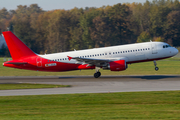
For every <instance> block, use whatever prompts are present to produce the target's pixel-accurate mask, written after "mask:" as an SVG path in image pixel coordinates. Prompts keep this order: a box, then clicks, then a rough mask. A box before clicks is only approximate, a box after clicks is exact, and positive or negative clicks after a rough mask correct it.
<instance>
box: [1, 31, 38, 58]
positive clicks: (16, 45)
mask: <svg viewBox="0 0 180 120" xmlns="http://www.w3.org/2000/svg"><path fill="white" fill-rule="evenodd" d="M3 35H4V38H5V41H6V43H7V46H8V49H9V51H10V54H11V57H12V59H13V60H16V59H19V58H22V57H28V56H33V55H36V54H35V53H34V52H33V51H32V50H31V49H30V48H29V47H27V46H26V45H25V44H24V43H23V42H22V41H21V40H20V39H19V38H18V37H16V36H15V35H14V34H13V33H12V32H11V31H6V32H3Z"/></svg>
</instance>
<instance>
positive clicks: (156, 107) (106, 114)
mask: <svg viewBox="0 0 180 120" xmlns="http://www.w3.org/2000/svg"><path fill="white" fill-rule="evenodd" d="M179 108H180V91H165V92H127V93H98V94H66V95H41V96H8V97H5V96H4V97H0V119H1V120H127V119H128V120H157V119H158V120H179V119H180V109H179Z"/></svg>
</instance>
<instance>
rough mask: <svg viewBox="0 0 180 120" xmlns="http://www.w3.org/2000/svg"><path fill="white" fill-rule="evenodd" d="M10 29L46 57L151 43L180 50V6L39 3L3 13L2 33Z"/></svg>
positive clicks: (161, 1)
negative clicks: (63, 6)
mask: <svg viewBox="0 0 180 120" xmlns="http://www.w3.org/2000/svg"><path fill="white" fill-rule="evenodd" d="M7 28H8V29H9V30H10V31H12V32H14V33H15V34H16V36H18V37H19V38H20V39H21V40H22V41H23V42H24V43H25V44H26V45H28V46H29V47H30V48H31V49H32V50H33V51H34V52H36V53H40V54H44V53H55V52H65V51H70V50H74V49H76V50H81V49H88V48H94V47H95V48H97V47H106V46H112V45H123V44H128V43H136V42H146V41H150V40H152V41H163V42H167V43H169V44H170V45H172V46H180V3H179V1H178V0H153V1H152V2H150V1H148V0H147V1H146V2H145V3H131V4H130V3H126V4H121V3H118V4H116V5H114V6H103V7H100V8H94V7H86V8H85V9H83V8H74V9H71V10H63V9H58V10H52V11H44V10H43V9H42V8H40V7H39V6H38V5H37V4H31V5H30V6H26V5H24V6H22V5H19V6H17V9H16V10H9V11H8V10H7V9H6V8H2V9H1V10H0V33H2V32H3V31H7ZM3 49H4V48H3ZM6 53H7V51H6ZM0 54H1V56H2V50H0ZM3 55H4V54H3Z"/></svg>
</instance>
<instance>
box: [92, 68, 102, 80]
mask: <svg viewBox="0 0 180 120" xmlns="http://www.w3.org/2000/svg"><path fill="white" fill-rule="evenodd" d="M99 70H100V68H99V67H96V73H94V77H95V78H98V77H100V76H101V72H99Z"/></svg>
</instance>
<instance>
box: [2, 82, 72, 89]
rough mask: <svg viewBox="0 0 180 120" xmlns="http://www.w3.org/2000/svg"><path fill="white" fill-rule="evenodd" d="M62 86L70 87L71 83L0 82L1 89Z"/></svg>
mask: <svg viewBox="0 0 180 120" xmlns="http://www.w3.org/2000/svg"><path fill="white" fill-rule="evenodd" d="M60 87H70V85H51V84H29V83H17V84H0V90H14V89H38V88H60Z"/></svg>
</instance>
